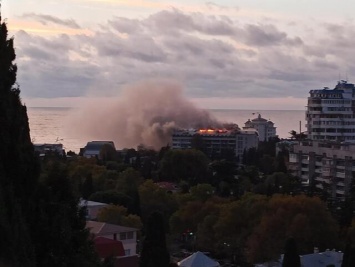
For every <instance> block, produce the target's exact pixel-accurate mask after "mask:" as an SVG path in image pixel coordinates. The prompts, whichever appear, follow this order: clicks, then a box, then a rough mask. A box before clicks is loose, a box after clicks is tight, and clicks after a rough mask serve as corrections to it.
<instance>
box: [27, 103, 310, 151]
mask: <svg viewBox="0 0 355 267" xmlns="http://www.w3.org/2000/svg"><path fill="white" fill-rule="evenodd" d="M208 111H209V112H210V113H211V114H212V115H213V116H214V117H216V118H217V119H219V120H221V121H226V122H232V123H236V124H238V126H239V127H240V128H242V127H243V126H244V123H245V122H246V121H247V120H248V119H254V118H256V117H257V116H258V115H259V114H260V115H261V117H262V118H265V119H267V120H271V121H272V122H274V126H275V127H276V133H277V135H278V136H279V137H280V138H288V137H290V134H289V132H290V131H291V130H295V131H297V132H298V131H300V130H301V131H305V111H304V110H259V111H255V110H238V109H212V110H208ZM72 113H73V108H66V107H29V108H28V109H27V114H28V117H29V124H30V135H31V139H32V142H33V143H34V144H43V143H49V144H54V143H61V144H63V146H64V148H65V150H66V151H69V150H71V151H74V152H76V153H78V152H79V151H80V148H82V147H84V146H85V145H86V143H87V142H88V141H92V140H85V139H84V138H80V137H77V136H75V137H74V136H73V135H72V134H71V133H70V132H72V131H68V129H67V126H66V120H67V118H68V117H69V116H70V115H71V114H72ZM118 149H120V148H118Z"/></svg>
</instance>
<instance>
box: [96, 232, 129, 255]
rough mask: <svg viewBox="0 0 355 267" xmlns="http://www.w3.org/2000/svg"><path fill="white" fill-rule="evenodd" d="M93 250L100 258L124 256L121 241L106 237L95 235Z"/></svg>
mask: <svg viewBox="0 0 355 267" xmlns="http://www.w3.org/2000/svg"><path fill="white" fill-rule="evenodd" d="M94 247H95V251H96V252H97V254H98V255H99V257H100V258H107V257H110V256H113V257H122V256H125V251H124V248H123V245H122V242H121V241H118V240H112V239H109V238H106V237H101V236H99V237H95V238H94Z"/></svg>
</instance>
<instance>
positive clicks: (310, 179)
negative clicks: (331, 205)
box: [288, 81, 355, 200]
mask: <svg viewBox="0 0 355 267" xmlns="http://www.w3.org/2000/svg"><path fill="white" fill-rule="evenodd" d="M309 94H310V95H309V97H308V105H307V111H306V121H307V124H306V128H307V140H301V141H299V142H297V143H296V144H294V145H293V146H292V147H291V149H290V156H289V166H288V169H289V171H290V172H291V173H292V174H293V175H296V176H298V177H300V178H301V181H302V184H303V185H305V186H309V185H311V184H313V185H315V186H316V187H317V188H319V189H322V190H326V191H327V192H328V193H329V194H330V195H331V197H333V198H335V199H339V200H343V199H344V198H345V196H346V194H347V193H348V192H349V187H350V184H351V182H352V181H353V178H354V175H355V86H354V84H351V83H348V82H347V81H339V82H338V84H337V85H336V86H335V88H334V89H329V88H324V89H320V90H311V91H310V92H309Z"/></svg>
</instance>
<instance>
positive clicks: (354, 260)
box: [341, 239, 355, 267]
mask: <svg viewBox="0 0 355 267" xmlns="http://www.w3.org/2000/svg"><path fill="white" fill-rule="evenodd" d="M351 266H355V249H354V247H353V244H352V242H351V239H349V240H348V242H347V244H346V246H345V250H344V255H343V261H342V263H341V267H351Z"/></svg>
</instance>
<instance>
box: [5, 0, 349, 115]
mask: <svg viewBox="0 0 355 267" xmlns="http://www.w3.org/2000/svg"><path fill="white" fill-rule="evenodd" d="M15 1H17V0H15ZM315 1H318V0H315ZM64 2H65V4H66V5H67V4H68V5H69V4H70V7H71V8H68V9H64V8H63V9H62V10H61V9H60V10H59V9H58V11H57V12H54V10H55V8H54V9H48V10H45V9H44V8H43V9H42V10H41V7H39V10H38V11H36V12H32V11H31V10H28V11H26V12H22V13H20V14H17V15H16V16H13V17H12V18H11V19H9V22H8V26H9V28H10V31H11V34H12V35H14V37H15V45H16V53H17V64H18V66H19V71H18V82H19V84H20V85H21V90H22V95H23V97H25V98H42V99H43V98H48V99H55V98H61V99H64V98H66V97H73V98H74V97H75V98H80V97H84V96H86V95H88V94H90V95H94V96H101V97H110V96H113V95H117V94H118V93H119V92H120V90H121V88H122V87H123V86H124V85H126V84H130V83H135V82H137V81H141V80H145V79H151V78H164V79H172V80H177V81H178V82H180V83H181V84H183V85H184V87H185V88H186V90H185V94H186V95H188V96H189V97H191V98H194V99H199V101H200V102H201V103H202V102H203V103H210V104H211V105H212V102H209V101H210V100H211V101H212V100H215V101H216V103H218V104H219V105H222V102H223V101H222V100H223V99H226V102H225V103H229V104H228V106H230V105H231V104H230V101H231V100H229V101H227V99H235V100H236V99H259V100H260V99H263V98H265V99H268V101H270V103H274V102H272V101H273V100H272V99H274V100H275V99H278V100H277V101H279V99H286V98H287V99H288V101H289V103H291V102H292V103H293V104H292V105H295V104H297V103H299V101H298V100H299V99H304V98H305V97H306V96H307V94H308V91H309V90H311V89H316V88H322V87H323V86H329V87H332V86H333V85H334V84H335V82H336V80H337V79H338V77H339V73H341V74H344V75H343V76H345V74H348V76H349V78H350V79H351V74H352V73H354V71H355V63H353V62H352V61H351V60H349V55H352V54H353V53H354V49H355V48H354V46H353V36H354V35H355V30H354V29H355V27H354V26H355V25H354V24H355V23H354V22H353V21H351V20H342V19H339V20H336V19H335V18H334V17H332V19H329V20H328V19H327V20H323V19H322V17H313V14H312V16H311V17H307V18H302V19H297V18H296V17H297V16H295V14H291V13H290V12H291V7H290V8H288V9H287V7H284V10H283V11H284V12H281V11H280V10H279V9H278V8H279V6H277V5H275V7H274V8H273V9H271V8H269V9H268V8H265V3H264V2H260V4H259V5H254V6H253V5H252V4H250V5H248V6H243V5H241V1H219V2H218V3H217V2H216V3H214V2H198V1H195V0H191V1H189V3H187V1H180V2H171V1H170V2H166V1H113V0H112V1H100V0H92V1H91V0H75V1H67V0H64ZM26 3H29V2H27V1H24V2H23V4H24V5H25V4H26ZM46 3H47V2H46ZM73 3H74V4H73ZM48 5H52V6H51V7H59V6H61V5H59V2H56V1H50V3H49V2H48ZM325 5H327V4H325ZM75 8H78V10H80V11H81V12H82V13H83V15H82V16H76V15H75V14H77V13H75V12H78V11H77V10H76V9H75ZM292 8H296V7H294V6H292ZM46 11H47V12H46ZM84 11H85V12H84ZM60 12H62V13H60ZM320 12H321V11H320ZM59 13H60V14H59ZM289 14H290V16H289V18H288V15H289ZM324 14H325V13H323V15H324ZM314 16H315V15H314ZM72 18H73V19H72ZM295 18H296V19H295ZM350 81H351V80H350ZM295 99H297V101H295ZM259 100H258V101H259ZM275 101H276V100H275ZM243 103H244V102H243ZM255 103H256V104H258V105H261V102H260V101H259V102H255ZM285 103H286V102H285ZM226 105H227V104H226ZM302 108H303V107H302Z"/></svg>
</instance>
